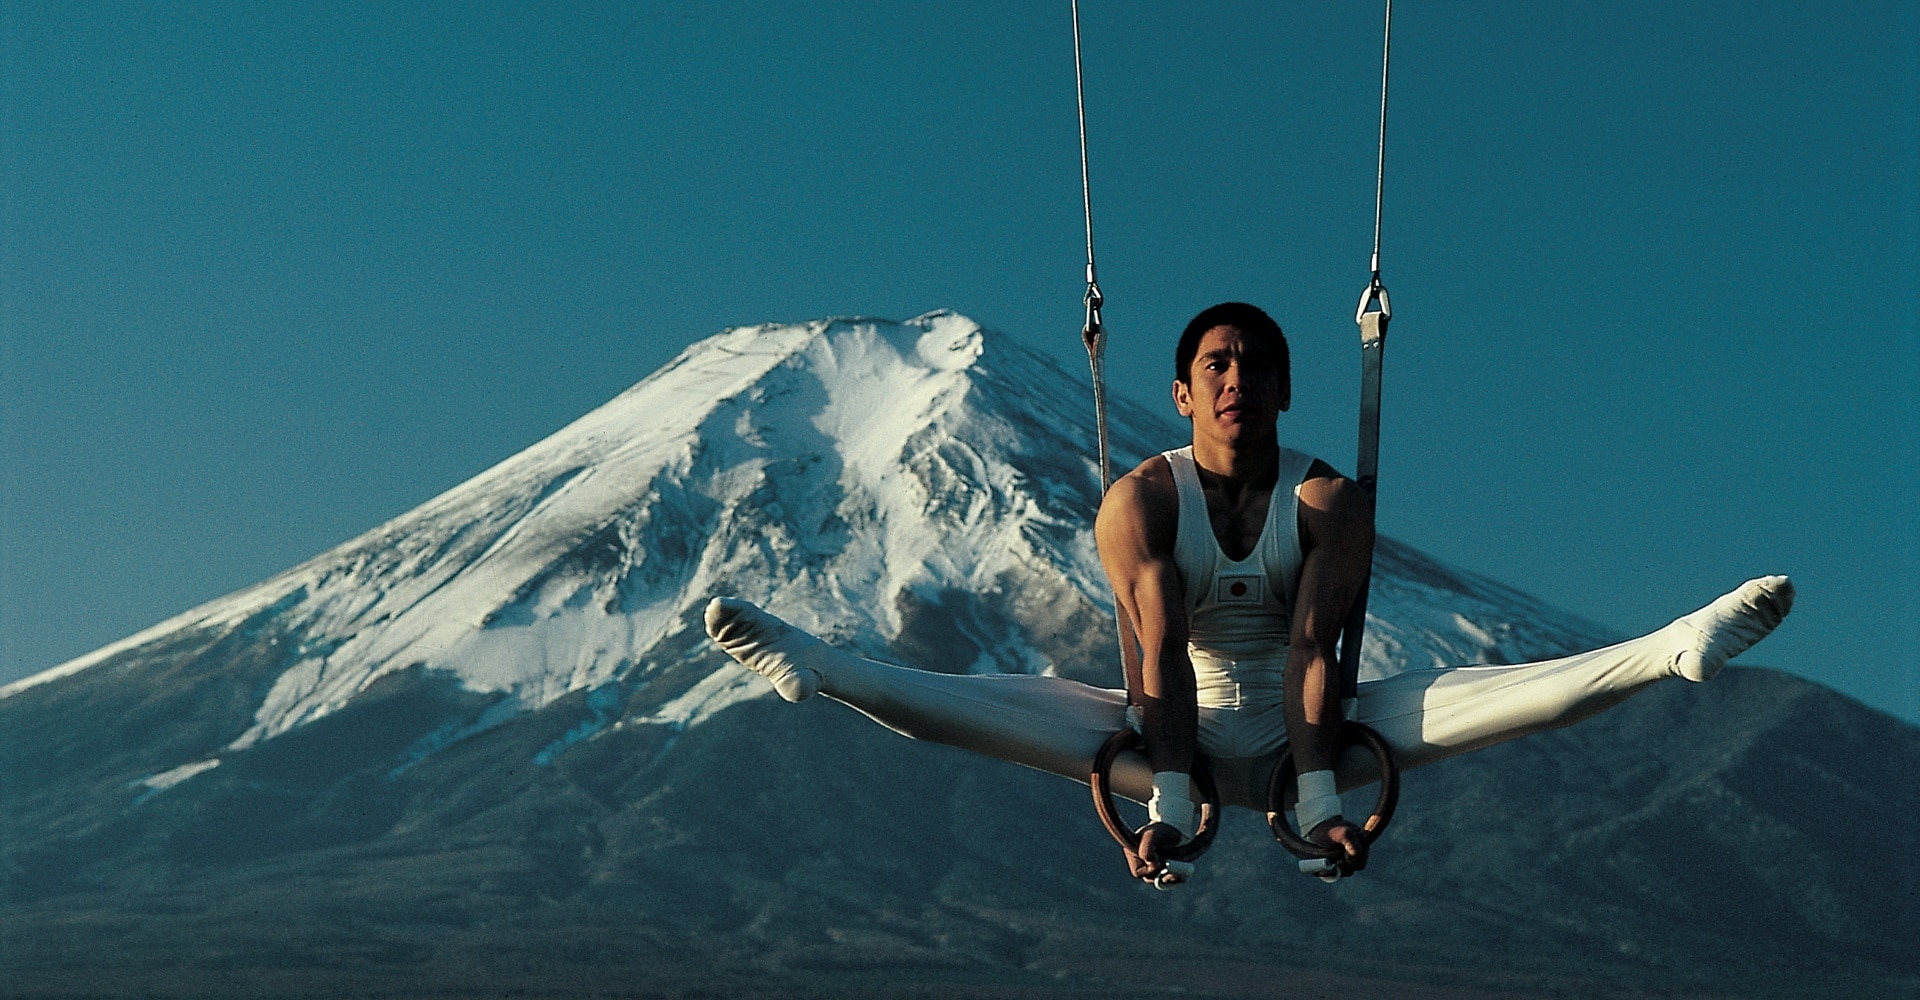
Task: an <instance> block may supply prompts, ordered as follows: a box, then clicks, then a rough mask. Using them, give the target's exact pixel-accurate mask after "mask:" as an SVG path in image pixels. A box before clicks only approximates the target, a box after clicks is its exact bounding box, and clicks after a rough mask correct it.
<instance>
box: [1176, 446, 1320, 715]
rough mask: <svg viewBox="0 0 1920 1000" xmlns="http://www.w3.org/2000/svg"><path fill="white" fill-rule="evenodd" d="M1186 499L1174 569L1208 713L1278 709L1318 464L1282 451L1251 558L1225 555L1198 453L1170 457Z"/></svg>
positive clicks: (1202, 700)
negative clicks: (1305, 495) (1306, 512)
mask: <svg viewBox="0 0 1920 1000" xmlns="http://www.w3.org/2000/svg"><path fill="white" fill-rule="evenodd" d="M1165 455H1166V459H1167V464H1168V465H1169V466H1171V467H1172V469H1173V482H1174V486H1175V487H1176V489H1177V493H1178V496H1179V500H1180V524H1179V528H1178V531H1177V533H1176V535H1175V536H1174V545H1173V562H1174V566H1175V567H1176V568H1177V569H1178V570H1179V571H1180V582H1181V584H1182V586H1183V587H1185V589H1186V598H1187V635H1188V638H1187V652H1188V655H1189V656H1190V657H1191V659H1192V660H1193V674H1194V680H1195V682H1196V684H1197V693H1198V696H1199V702H1200V705H1201V706H1202V707H1205V708H1239V707H1243V706H1249V705H1254V706H1264V705H1269V704H1279V703H1280V702H1282V701H1283V700H1284V699H1285V697H1286V694H1285V688H1284V687H1283V686H1282V682H1281V677H1282V674H1283V672H1284V671H1285V669H1286V665H1287V652H1288V643H1289V639H1290V637H1291V636H1292V634H1293V598H1294V591H1295V590H1296V588H1297V587H1298V586H1299V583H1300V563H1301V554H1300V493H1299V487H1300V483H1301V482H1302V481H1303V480H1305V479H1306V478H1307V473H1308V472H1309V471H1311V470H1312V468H1313V462H1314V458H1313V456H1312V455H1305V454H1302V453H1300V452H1297V451H1294V450H1293V449H1291V448H1284V447H1283V448H1281V449H1280V474H1279V478H1278V479H1276V480H1275V482H1274V490H1273V497H1272V499H1270V500H1269V501H1267V519H1266V521H1265V523H1264V524H1262V526H1261V528H1260V540H1259V541H1258V542H1257V543H1255V544H1254V546H1253V551H1252V552H1250V553H1248V554H1247V557H1246V558H1245V559H1229V558H1227V554H1226V553H1225V552H1222V551H1221V550H1220V542H1219V540H1218V539H1217V538H1216V537H1215V536H1214V533H1213V522H1212V521H1211V520H1210V519H1209V518H1208V517H1207V497H1206V493H1205V492H1204V491H1202V490H1201V488H1200V474H1199V472H1198V471H1196V469H1195V467H1194V462H1193V447H1192V446H1191V445H1189V446H1188V447H1185V448H1181V449H1179V450H1177V451H1169V452H1166V453H1165Z"/></svg>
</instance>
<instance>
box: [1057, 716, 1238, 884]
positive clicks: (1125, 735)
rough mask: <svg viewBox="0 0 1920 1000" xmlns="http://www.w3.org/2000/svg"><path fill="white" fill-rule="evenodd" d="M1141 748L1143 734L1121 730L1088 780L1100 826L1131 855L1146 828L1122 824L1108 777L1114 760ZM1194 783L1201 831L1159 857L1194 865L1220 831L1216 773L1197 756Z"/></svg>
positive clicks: (1102, 751) (1097, 758)
mask: <svg viewBox="0 0 1920 1000" xmlns="http://www.w3.org/2000/svg"><path fill="white" fill-rule="evenodd" d="M1139 745H1140V734H1139V733H1136V732H1134V731H1133V730H1132V729H1122V730H1120V731H1119V732H1117V733H1114V734H1113V735H1112V736H1109V737H1107V742H1106V743H1105V744H1103V745H1102V746H1101V747H1100V752H1099V753H1098V754H1097V755H1095V756H1094V758H1093V774H1092V775H1091V776H1090V777H1089V778H1088V779H1087V784H1088V786H1090V787H1091V788H1092V789H1093V807H1094V809H1096V810H1098V811H1099V813H1100V822H1101V823H1103V824H1105V825H1106V827H1107V832H1108V833H1110V834H1112V835H1113V839H1114V840H1115V841H1116V842H1118V843H1119V845H1120V846H1121V847H1122V848H1124V849H1125V850H1126V851H1127V852H1128V853H1130V854H1131V853H1133V852H1134V851H1137V850H1139V849H1140V834H1141V832H1142V831H1144V830H1145V829H1146V827H1144V826H1143V827H1141V828H1140V829H1139V830H1129V829H1128V827H1127V825H1126V824H1125V823H1123V822H1121V821H1120V810H1119V809H1118V808H1116V807H1115V806H1114V803H1113V787H1112V782H1111V781H1110V780H1109V775H1110V774H1111V773H1112V771H1113V762H1114V760H1115V759H1116V758H1118V757H1119V756H1120V755H1121V754H1123V753H1125V752H1127V751H1128V750H1132V749H1133V748H1134V747H1137V746H1139ZM1193 783H1194V785H1196V786H1198V787H1199V789H1200V828H1199V829H1198V830H1195V831H1194V833H1193V836H1192V837H1189V838H1187V839H1186V840H1184V841H1181V842H1180V843H1178V844H1175V845H1173V846H1172V847H1167V848H1163V849H1162V850H1161V851H1160V856H1161V857H1162V858H1165V859H1166V860H1168V861H1192V860H1194V859H1195V858H1198V857H1199V856H1200V855H1202V854H1205V853H1206V852H1207V848H1209V847H1211V846H1213V835H1214V834H1215V833H1217V832H1219V829H1220V789H1219V788H1218V787H1216V786H1215V785H1214V783H1213V771H1212V770H1211V769H1209V768H1208V767H1207V762H1206V761H1205V760H1204V759H1203V758H1200V757H1197V756H1196V757H1194V758H1193Z"/></svg>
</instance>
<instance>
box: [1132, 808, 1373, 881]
mask: <svg viewBox="0 0 1920 1000" xmlns="http://www.w3.org/2000/svg"><path fill="white" fill-rule="evenodd" d="M1181 839H1182V838H1181V836H1180V831H1178V830H1175V829H1174V828H1173V827H1170V826H1168V825H1167V824H1165V823H1149V824H1147V826H1146V828H1145V829H1143V830H1141V831H1140V846H1139V847H1138V848H1136V849H1134V850H1131V851H1128V852H1127V868H1128V870H1130V871H1132V872H1133V877H1134V878H1139V879H1146V880H1147V881H1149V882H1152V881H1154V880H1156V879H1158V878H1159V877H1160V876H1161V874H1162V873H1164V872H1165V871H1166V867H1167V863H1166V860H1165V859H1163V858H1162V857H1161V856H1160V852H1161V851H1162V850H1164V849H1166V848H1169V847H1173V846H1175V845H1176V844H1179V843H1180V841H1181ZM1362 851H1363V852H1364V851H1365V848H1362ZM1173 881H1175V882H1181V881H1185V880H1184V879H1181V878H1179V877H1177V876H1175V877H1174V878H1173Z"/></svg>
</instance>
